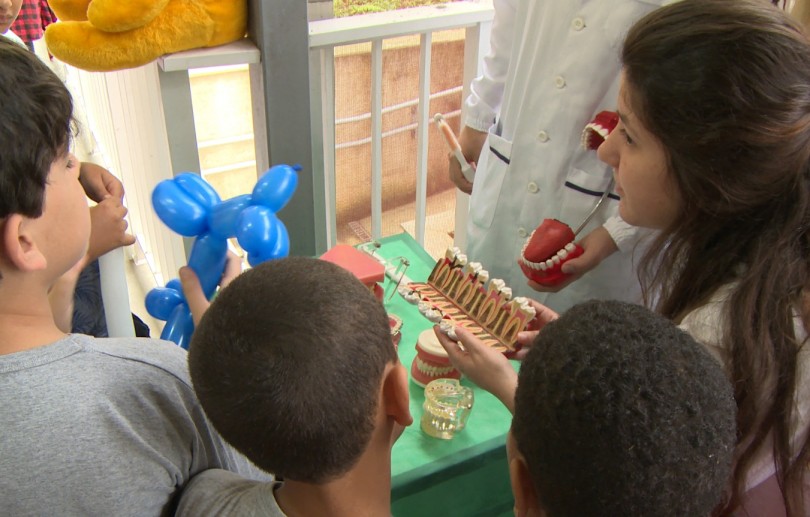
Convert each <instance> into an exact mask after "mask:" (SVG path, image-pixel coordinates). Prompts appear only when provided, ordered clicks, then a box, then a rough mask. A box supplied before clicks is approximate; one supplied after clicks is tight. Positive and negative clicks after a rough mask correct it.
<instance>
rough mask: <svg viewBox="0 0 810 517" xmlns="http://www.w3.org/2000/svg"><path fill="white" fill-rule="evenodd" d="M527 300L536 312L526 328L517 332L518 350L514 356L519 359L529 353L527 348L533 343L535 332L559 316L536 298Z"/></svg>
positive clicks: (538, 331) (537, 332)
mask: <svg viewBox="0 0 810 517" xmlns="http://www.w3.org/2000/svg"><path fill="white" fill-rule="evenodd" d="M527 300H529V305H531V306H532V307H533V308H534V311H535V313H536V314H535V316H534V319H533V320H532V321H530V322H529V326H528V328H527V329H526V330H524V331H522V332H518V336H517V342H518V351H517V352H516V353H515V356H514V358H515V359H517V360H519V361H522V360H523V358H524V357H526V354H528V353H529V348H531V346H532V344H534V340H535V338H536V337H537V334H539V333H540V330H541V329H542V328H543V327H545V326H546V325H547V324H548V323H550V322H552V321H554V320H556V319H557V318H559V317H560V315H559V314H557V313H556V312H554V311H553V310H551V309H549V308H548V307H546V306H545V305H543V304H542V303H540V302H538V301H537V300H532V299H531V298H527Z"/></svg>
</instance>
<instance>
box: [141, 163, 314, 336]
mask: <svg viewBox="0 0 810 517" xmlns="http://www.w3.org/2000/svg"><path fill="white" fill-rule="evenodd" d="M299 169H300V167H296V168H293V167H290V166H288V165H276V166H274V167H272V168H270V170H268V171H267V172H265V173H264V174H263V175H262V177H261V178H259V180H258V181H257V182H256V186H255V187H254V188H253V192H252V193H251V194H245V195H242V196H236V197H234V198H231V199H228V200H226V201H221V200H220V199H219V195H218V194H217V193H216V191H215V190H214V189H213V188H212V187H211V185H209V184H208V183H207V182H206V181H205V180H204V179H202V178H201V177H200V176H199V175H197V174H192V173H189V172H184V173H182V174H179V175H177V176H175V177H174V178H173V179H170V180H164V181H161V182H160V183H158V185H157V186H156V187H155V190H154V191H153V192H152V205H153V206H154V209H155V212H156V213H157V215H158V217H159V218H160V220H161V221H163V223H164V224H166V226H168V227H169V228H170V229H171V230H172V231H174V232H176V233H179V234H180V235H183V236H185V237H196V239H195V241H194V245H193V246H192V248H191V254H190V255H189V259H188V265H189V267H191V269H193V270H194V272H195V273H196V274H197V276H198V277H199V279H200V285H201V286H202V289H203V292H204V293H205V296H206V297H207V298H209V299H210V298H211V296H212V295H213V294H214V291H216V288H217V285H218V284H219V280H220V278H221V277H222V273H223V271H224V269H225V261H226V258H227V252H228V243H227V240H228V239H229V238H231V237H236V240H237V241H238V242H239V245H240V246H242V248H243V249H244V250H245V251H247V253H248V262H249V263H250V265H251V266H255V265H257V264H260V263H262V262H264V261H266V260H272V259H277V258H282V257H286V256H287V255H288V254H289V252H290V237H289V235H288V233H287V228H286V227H285V226H284V223H283V222H282V221H281V220H280V219H279V218H278V217H276V212H278V211H279V210H281V209H282V208H284V206H285V205H286V204H287V202H288V201H289V200H290V198H291V197H292V195H293V192H295V188H296V187H297V186H298V174H297V170H299ZM145 305H146V310H147V312H149V314H151V315H152V316H153V317H154V318H157V319H159V320H164V321H165V322H166V325H165V326H164V327H163V332H162V333H161V334H160V338H161V339H166V340H168V341H173V342H175V343H177V344H178V345H179V346H181V347H183V348H185V349H188V344H189V341H190V340H191V334H192V332H194V322H193V321H192V318H191V313H190V312H189V309H188V304H187V303H186V300H185V297H184V296H183V290H182V288H181V286H180V280H179V279H177V278H175V279H172V280H171V281H169V282H168V283H167V284H166V287H156V288H155V289H152V290H151V291H149V293H148V294H147V295H146V303H145Z"/></svg>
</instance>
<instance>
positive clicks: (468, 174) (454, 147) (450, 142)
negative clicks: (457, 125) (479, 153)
mask: <svg viewBox="0 0 810 517" xmlns="http://www.w3.org/2000/svg"><path fill="white" fill-rule="evenodd" d="M433 121H434V122H435V123H436V127H438V128H439V130H440V131H441V132H442V135H444V141H445V142H447V146H448V147H449V148H450V152H452V153H453V156H455V157H456V160H458V163H459V165H461V174H463V175H464V178H465V179H466V180H467V181H469V182H470V183H472V181H473V177H474V175H475V169H473V167H472V165H470V163H469V162H468V161H467V159H466V158H465V157H464V153H462V152H461V145H460V144H459V143H458V139H456V135H455V134H454V133H453V130H452V129H450V126H448V125H447V122H446V121H445V120H444V115H442V114H441V113H436V114H435V115H433Z"/></svg>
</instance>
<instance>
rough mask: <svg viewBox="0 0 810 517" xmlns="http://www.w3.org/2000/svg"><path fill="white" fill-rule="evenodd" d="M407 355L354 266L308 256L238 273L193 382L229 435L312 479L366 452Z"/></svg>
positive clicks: (248, 451) (199, 345)
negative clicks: (384, 387) (388, 376)
mask: <svg viewBox="0 0 810 517" xmlns="http://www.w3.org/2000/svg"><path fill="white" fill-rule="evenodd" d="M396 361H397V355H396V350H395V348H394V345H393V342H392V340H391V334H390V326H389V323H388V317H387V315H386V312H385V309H384V308H383V306H382V304H380V303H379V301H377V300H376V298H374V296H373V295H372V294H371V292H370V291H369V290H368V289H367V288H366V287H365V286H364V285H363V284H362V283H361V282H360V281H359V280H357V279H356V278H355V277H354V276H353V275H352V274H351V273H349V272H347V271H346V270H344V269H342V268H340V267H339V266H336V265H334V264H331V263H329V262H325V261H322V260H318V259H310V258H302V257H295V258H286V259H281V260H275V261H271V262H266V263H264V264H261V265H259V266H257V267H255V268H253V269H251V270H249V271H246V272H245V273H243V274H242V275H240V276H239V277H238V278H236V279H235V280H234V281H233V282H232V283H231V284H230V285H229V286H228V287H227V288H226V289H224V290H223V291H222V292H221V293H220V294H219V295H218V296H217V298H216V300H215V301H214V302H213V304H212V305H211V307H210V308H209V309H208V311H207V312H206V313H205V315H204V316H203V318H202V321H201V322H200V324H199V326H198V327H197V329H196V330H195V332H194V335H193V338H192V341H191V344H190V347H189V368H190V370H191V378H192V381H193V383H194V388H195V390H196V391H197V395H198V397H199V399H200V402H201V404H202V406H203V409H204V410H205V412H206V414H207V415H208V417H209V418H210V420H211V422H212V423H213V424H214V426H215V427H216V429H217V430H218V431H219V432H220V434H221V435H222V436H223V437H224V438H225V439H226V440H227V441H228V442H230V443H231V445H233V446H234V447H235V448H236V449H238V450H239V451H241V452H242V453H243V454H244V455H245V456H247V457H248V458H249V459H250V460H251V461H253V462H254V463H255V464H256V465H258V466H259V467H261V468H263V469H264V470H266V471H268V472H272V473H274V474H276V475H277V476H279V477H283V478H285V479H289V480H295V481H300V482H308V483H323V482H326V481H329V480H331V479H334V478H336V477H339V476H340V475H342V474H343V473H345V472H346V471H348V470H349V469H350V468H351V467H352V466H353V465H354V464H355V462H356V461H357V460H358V459H359V457H360V455H361V454H362V453H363V451H364V450H365V448H366V446H367V444H368V442H369V440H370V437H371V433H372V431H373V429H374V426H375V411H376V409H377V402H378V398H379V396H380V393H381V387H380V384H381V380H382V375H383V372H384V370H385V368H386V365H387V364H388V363H392V362H396Z"/></svg>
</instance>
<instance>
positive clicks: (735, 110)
mask: <svg viewBox="0 0 810 517" xmlns="http://www.w3.org/2000/svg"><path fill="white" fill-rule="evenodd" d="M621 57H622V62H623V67H624V68H623V70H624V72H623V80H622V86H621V89H620V93H619V98H618V111H619V113H620V117H621V122H620V124H619V126H618V127H617V128H616V130H614V131H613V133H612V134H611V135H610V136H609V138H608V139H607V141H606V142H605V143H604V144H603V145H602V146H601V147H600V149H599V156H600V158H601V159H602V160H603V161H605V162H606V163H608V164H609V165H611V166H612V167H613V168H614V170H615V177H616V182H617V183H616V184H617V192H619V193H620V195H621V202H620V205H619V212H620V214H621V216H622V218H623V219H624V220H625V221H627V222H628V223H630V224H633V225H637V226H643V227H648V228H654V229H657V230H659V232H658V234H657V237H656V239H655V241H654V242H652V243H651V246H650V248H649V250H648V252H647V254H646V256H645V260H644V262H643V263H642V264H641V266H642V267H641V269H640V274H641V280H642V285H643V286H644V288H645V293H646V297H645V298H646V300H647V301H648V303H650V304H651V305H653V306H654V307H655V308H656V309H657V311H658V312H659V313H660V314H662V315H664V316H666V317H668V318H670V319H671V320H672V321H674V322H676V323H678V324H679V325H680V326H681V327H682V328H684V329H685V330H687V331H688V332H689V333H691V334H692V335H693V336H694V337H695V338H696V339H697V340H698V341H700V342H701V343H702V344H703V345H704V346H706V347H707V349H708V350H709V351H710V352H711V353H712V354H713V355H714V356H715V357H716V358H717V359H718V360H719V361H721V362H722V364H723V365H724V366H725V369H726V373H727V375H728V376H729V378H730V379H731V381H732V385H733V387H734V396H735V399H736V402H737V407H738V417H737V427H738V441H737V446H736V451H735V461H734V467H733V468H734V470H733V487H732V490H731V493H730V497H729V498H728V500H727V502H726V503H725V504H724V505H723V506H722V507H721V508H720V509H718V511H717V512H718V513H719V514H739V515H768V516H773V515H785V514H788V515H795V516H800V515H807V513H806V512H807V511H810V506H808V503H807V502H806V499H807V497H806V495H807V494H808V493H810V490H809V488H808V487H810V479H809V477H810V476H808V472H807V470H808V460H810V446H808V428H809V427H810V351H809V350H808V347H807V344H806V343H807V336H808V332H807V331H808V324H810V297H809V296H808V294H810V290H809V289H810V41H808V37H807V35H806V33H804V32H803V31H802V29H801V27H800V26H799V25H797V24H796V22H794V21H792V20H791V19H790V18H789V17H788V16H787V15H786V14H785V13H783V12H782V11H781V10H779V9H777V8H775V7H773V6H771V5H768V4H767V3H765V2H762V1H757V0H683V1H682V2H677V3H675V4H672V5H669V6H667V7H664V8H662V9H660V10H657V11H655V12H653V13H651V14H649V15H647V16H646V17H644V18H642V19H641V20H640V21H639V22H638V23H637V24H636V25H635V26H634V27H633V28H632V29H631V30H630V32H629V33H628V35H627V38H626V41H625V43H624V47H623V50H622V56H621ZM541 314H543V315H544V317H545V319H546V320H548V319H551V318H553V315H552V314H550V313H549V312H548V311H547V310H546V312H545V313H541ZM465 339H467V338H466V337H465V334H464V333H463V331H462V342H464V343H465V346H466V344H467V341H465ZM448 346H452V345H448ZM466 348H468V349H469V347H466ZM466 359H469V358H466ZM490 359H492V360H493V361H496V360H497V358H496V357H494V356H493V357H491V358H490ZM480 362H485V361H480ZM476 364H478V363H476ZM462 366H463V365H462ZM501 366H502V365H501ZM488 367H490V368H491V367H492V365H491V364H489V365H488ZM462 369H463V368H462ZM474 370H475V368H471V369H470V371H468V372H467V373H471V374H472V375H473V376H474V375H475V371H474ZM499 371H502V372H505V369H504V368H501V369H500V370H499ZM505 375H506V376H507V380H505V381H499V382H498V384H499V386H496V389H499V390H501V392H502V393H507V392H508V388H504V383H505V384H508V383H509V380H508V372H506V373H505ZM504 390H506V391H504ZM503 396H505V397H508V395H503Z"/></svg>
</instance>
